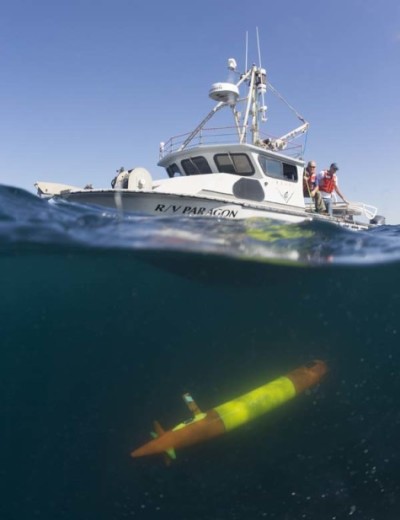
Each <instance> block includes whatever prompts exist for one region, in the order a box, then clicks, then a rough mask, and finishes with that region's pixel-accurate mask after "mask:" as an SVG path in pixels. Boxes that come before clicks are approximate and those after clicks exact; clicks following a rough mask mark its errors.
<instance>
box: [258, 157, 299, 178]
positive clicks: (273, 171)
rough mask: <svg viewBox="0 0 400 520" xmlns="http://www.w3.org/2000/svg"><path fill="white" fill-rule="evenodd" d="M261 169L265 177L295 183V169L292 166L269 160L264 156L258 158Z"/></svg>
mask: <svg viewBox="0 0 400 520" xmlns="http://www.w3.org/2000/svg"><path fill="white" fill-rule="evenodd" d="M258 161H259V163H260V166H261V168H262V169H263V172H264V173H265V175H268V177H274V178H275V179H281V180H283V181H292V182H297V178H298V177H297V167H296V166H295V165H294V164H288V163H284V162H281V161H277V160H276V159H270V158H269V157H266V156H265V155H260V156H259V157H258Z"/></svg>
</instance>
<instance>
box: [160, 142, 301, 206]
mask: <svg viewBox="0 0 400 520" xmlns="http://www.w3.org/2000/svg"><path fill="white" fill-rule="evenodd" d="M158 165H159V166H162V167H164V168H165V169H166V171H167V174H168V177H169V178H171V179H172V178H176V177H180V176H182V177H192V176H195V175H202V176H204V175H209V174H213V175H212V177H214V178H215V177H216V176H215V174H229V175H230V176H232V183H231V187H232V192H231V193H232V194H233V195H236V197H238V198H242V199H248V200H253V201H258V202H263V201H266V202H272V203H279V204H282V203H284V204H287V205H290V206H295V207H297V208H304V197H303V171H304V162H303V161H301V160H299V159H296V158H293V157H289V156H286V155H283V154H280V153H277V152H274V151H271V150H267V149H264V148H262V147H261V146H255V145H252V144H247V143H243V144H240V143H236V144H234V143H233V144H230V145H227V144H223V145H200V146H195V147H192V148H185V149H184V150H178V151H176V152H172V153H169V154H167V155H166V156H165V157H163V158H161V160H160V161H159V162H158ZM233 176H235V177H233ZM236 176H237V177H240V179H237V178H236ZM204 180H205V179H204ZM238 181H240V182H238ZM191 182H193V179H192V181H191ZM225 184H226V179H225Z"/></svg>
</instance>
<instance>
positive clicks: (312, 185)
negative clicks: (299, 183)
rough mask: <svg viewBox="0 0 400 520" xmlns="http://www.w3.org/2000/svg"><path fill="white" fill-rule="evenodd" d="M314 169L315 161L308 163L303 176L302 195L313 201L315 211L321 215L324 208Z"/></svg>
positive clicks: (315, 166)
mask: <svg viewBox="0 0 400 520" xmlns="http://www.w3.org/2000/svg"><path fill="white" fill-rule="evenodd" d="M316 168H317V165H316V164H315V161H309V162H308V164H307V166H306V169H305V170H304V176H303V195H304V197H310V198H312V199H314V203H315V209H316V211H317V212H318V213H323V212H324V211H326V208H325V204H324V201H323V200H322V197H321V193H320V191H319V188H318V184H317V173H316Z"/></svg>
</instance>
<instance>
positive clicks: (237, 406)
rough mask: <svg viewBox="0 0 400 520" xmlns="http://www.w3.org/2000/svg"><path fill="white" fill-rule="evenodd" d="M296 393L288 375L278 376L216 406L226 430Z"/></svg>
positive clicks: (278, 404)
mask: <svg viewBox="0 0 400 520" xmlns="http://www.w3.org/2000/svg"><path fill="white" fill-rule="evenodd" d="M295 395H296V388H295V386H294V384H293V383H292V381H291V380H290V379H289V378H288V377H285V376H283V377H279V378H278V379H275V380H274V381H271V382H270V383H267V384H266V385H263V386H260V387H258V388H256V389H255V390H252V391H251V392H248V393H247V394H244V395H242V396H240V397H237V398H236V399H232V401H228V402H227V403H224V404H221V405H220V406H216V407H215V408H214V410H215V411H216V412H217V413H218V415H219V416H220V418H221V420H222V421H223V423H224V426H225V429H226V431H230V430H233V429H234V428H237V427H238V426H241V425H242V424H244V423H246V422H248V421H251V420H253V419H255V418H256V417H258V416H259V415H263V414H264V413H266V412H269V411H270V410H272V409H273V408H276V407H277V406H280V405H281V404H283V403H284V402H286V401H288V400H289V399H292V398H293V397H294V396H295Z"/></svg>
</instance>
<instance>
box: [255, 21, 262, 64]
mask: <svg viewBox="0 0 400 520" xmlns="http://www.w3.org/2000/svg"><path fill="white" fill-rule="evenodd" d="M256 36H257V49H258V66H259V67H260V69H261V51H260V38H259V36H258V27H256Z"/></svg>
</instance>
